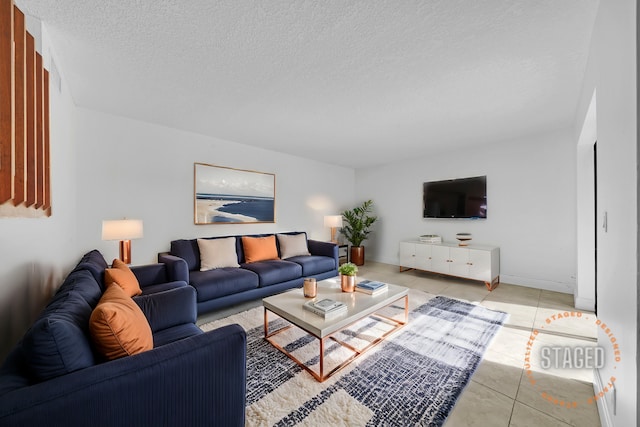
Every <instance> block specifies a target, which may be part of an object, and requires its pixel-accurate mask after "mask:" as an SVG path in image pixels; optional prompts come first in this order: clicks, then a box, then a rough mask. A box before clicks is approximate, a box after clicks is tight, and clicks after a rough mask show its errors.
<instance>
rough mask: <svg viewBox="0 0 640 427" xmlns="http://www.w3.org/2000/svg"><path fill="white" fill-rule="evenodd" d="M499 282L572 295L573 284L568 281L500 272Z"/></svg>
mask: <svg viewBox="0 0 640 427" xmlns="http://www.w3.org/2000/svg"><path fill="white" fill-rule="evenodd" d="M500 283H509V284H511V285H518V286H526V287H528V288H536V289H543V290H545V291H554V292H562V293H563V294H571V295H573V285H571V284H570V283H560V282H553V281H551V280H541V279H532V278H530V277H519V276H509V275H506V274H500Z"/></svg>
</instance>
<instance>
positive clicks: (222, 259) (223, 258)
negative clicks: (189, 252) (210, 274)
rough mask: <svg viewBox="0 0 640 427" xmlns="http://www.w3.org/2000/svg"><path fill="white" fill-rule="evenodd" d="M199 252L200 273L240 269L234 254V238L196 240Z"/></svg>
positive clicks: (236, 255)
mask: <svg viewBox="0 0 640 427" xmlns="http://www.w3.org/2000/svg"><path fill="white" fill-rule="evenodd" d="M197 241H198V249H199V250H200V271H207V270H213V269H215V268H224V267H240V264H238V254H237V253H236V238H235V237H226V238H221V239H197Z"/></svg>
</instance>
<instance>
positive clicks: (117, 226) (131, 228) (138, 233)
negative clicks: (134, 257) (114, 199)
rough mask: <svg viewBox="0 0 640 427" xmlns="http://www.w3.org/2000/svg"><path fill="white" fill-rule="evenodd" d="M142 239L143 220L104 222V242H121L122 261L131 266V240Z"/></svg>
mask: <svg viewBox="0 0 640 427" xmlns="http://www.w3.org/2000/svg"><path fill="white" fill-rule="evenodd" d="M141 237H142V220H139V219H116V220H109V221H102V240H120V260H121V261H122V262H124V263H125V264H131V239H139V238H141Z"/></svg>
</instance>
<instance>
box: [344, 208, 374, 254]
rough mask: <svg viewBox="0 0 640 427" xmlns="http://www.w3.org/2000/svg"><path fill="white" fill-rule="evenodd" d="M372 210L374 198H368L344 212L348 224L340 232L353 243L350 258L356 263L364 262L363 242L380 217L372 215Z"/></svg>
mask: <svg viewBox="0 0 640 427" xmlns="http://www.w3.org/2000/svg"><path fill="white" fill-rule="evenodd" d="M372 212H373V201H372V200H367V201H366V202H363V203H362V205H360V206H356V207H355V208H353V209H351V210H346V211H344V212H342V216H343V217H344V222H345V223H346V224H345V225H344V226H343V227H342V228H341V229H340V232H341V233H342V235H343V236H344V237H345V238H346V239H347V240H348V241H349V243H351V257H350V259H351V261H352V262H353V263H354V264H355V265H363V264H364V246H362V242H363V241H364V240H366V239H367V237H368V236H369V234H370V233H371V231H372V230H371V227H372V226H373V224H374V223H375V222H376V220H377V219H378V218H377V217H376V216H373V215H371V214H372Z"/></svg>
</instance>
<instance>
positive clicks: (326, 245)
mask: <svg viewBox="0 0 640 427" xmlns="http://www.w3.org/2000/svg"><path fill="white" fill-rule="evenodd" d="M307 243H308V246H309V252H310V253H311V255H320V256H328V257H330V258H335V260H336V265H338V245H336V244H335V243H332V242H322V241H320V240H311V239H309V240H308V241H307Z"/></svg>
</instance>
